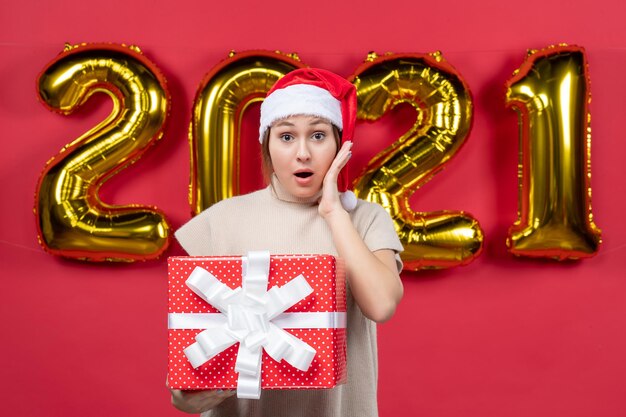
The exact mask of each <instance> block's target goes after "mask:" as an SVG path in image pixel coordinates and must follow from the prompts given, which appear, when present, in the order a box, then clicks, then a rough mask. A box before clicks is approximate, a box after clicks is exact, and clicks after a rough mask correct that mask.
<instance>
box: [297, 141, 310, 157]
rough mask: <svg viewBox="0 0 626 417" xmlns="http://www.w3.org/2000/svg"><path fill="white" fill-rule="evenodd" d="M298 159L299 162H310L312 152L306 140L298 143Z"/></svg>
mask: <svg viewBox="0 0 626 417" xmlns="http://www.w3.org/2000/svg"><path fill="white" fill-rule="evenodd" d="M296 158H297V159H298V161H308V160H309V159H311V152H310V151H309V144H308V143H307V141H306V140H305V139H300V140H299V141H298V149H297V151H296Z"/></svg>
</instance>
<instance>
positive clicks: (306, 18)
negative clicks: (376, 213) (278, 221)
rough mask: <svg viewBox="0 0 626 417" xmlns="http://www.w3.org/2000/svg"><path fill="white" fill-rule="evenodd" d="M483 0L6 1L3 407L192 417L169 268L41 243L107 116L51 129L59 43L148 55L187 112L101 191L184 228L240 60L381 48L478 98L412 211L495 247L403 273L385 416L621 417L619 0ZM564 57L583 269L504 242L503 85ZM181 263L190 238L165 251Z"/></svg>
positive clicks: (625, 248) (2, 8) (392, 124)
mask: <svg viewBox="0 0 626 417" xmlns="http://www.w3.org/2000/svg"><path fill="white" fill-rule="evenodd" d="M471 3H473V2H467V1H459V0H453V1H447V2H445V3H443V2H440V3H428V2H413V1H404V2H383V3H382V6H379V5H375V3H374V2H372V1H360V2H358V3H357V2H354V3H353V4H348V2H338V1H318V2H316V3H303V4H298V5H295V2H287V1H280V2H276V5H272V6H270V5H269V4H268V5H263V6H259V3H258V2H251V1H250V2H247V4H246V2H222V3H221V4H217V3H216V2H207V1H185V2H167V3H164V4H159V3H158V2H153V1H147V0H142V1H135V2H130V1H118V0H114V1H113V0H111V1H108V2H93V3H91V2H79V1H56V2H49V3H45V2H35V1H32V0H28V1H26V0H25V1H20V2H11V3H9V2H3V3H2V5H0V57H1V58H0V92H1V93H0V126H1V127H2V139H1V143H2V152H1V156H0V158H2V164H0V173H1V175H0V178H2V204H1V209H0V210H1V212H0V264H1V266H2V274H1V275H2V278H1V282H2V291H1V292H0V314H1V317H2V319H1V320H0V323H1V324H0V330H1V333H0V334H1V335H2V336H1V343H0V369H1V370H2V371H1V374H2V377H1V378H0V392H2V397H3V404H2V414H3V415H21V416H35V415H43V414H45V415H52V416H65V417H68V416H79V415H86V414H88V415H91V416H111V415H120V416H138V415H151V416H169V415H172V416H173V415H179V413H178V412H177V411H176V410H174V409H173V408H171V406H170V405H169V397H168V395H167V392H166V390H165V387H164V382H165V372H166V329H165V323H166V263H165V259H162V260H160V261H155V262H146V263H137V264H134V265H111V264H86V263H79V262H73V261H67V260H63V259H60V258H57V257H53V256H51V255H48V254H47V253H45V252H44V251H43V250H42V249H41V248H40V247H39V245H38V243H37V239H36V231H35V219H34V216H33V214H32V206H33V201H34V199H33V196H34V193H35V185H36V182H37V178H38V176H39V173H40V172H41V170H42V169H43V167H44V165H45V163H46V161H47V160H48V159H49V158H51V157H52V156H53V155H55V154H56V153H57V152H58V151H59V150H60V149H61V147H62V146H63V145H65V144H66V143H68V142H70V141H71V140H73V139H74V138H76V137H77V136H79V135H80V134H81V133H82V132H84V131H85V130H87V129H88V128H90V127H92V126H93V125H94V124H96V123H98V122H99V121H100V120H102V119H103V118H104V117H105V116H106V115H107V114H108V112H109V111H110V109H111V104H110V103H109V102H108V101H107V100H106V99H104V98H98V99H94V100H92V101H91V102H90V103H88V104H87V105H86V106H85V107H84V109H83V110H81V111H80V112H79V113H77V114H75V115H72V116H70V117H62V116H59V115H56V114H52V113H50V112H48V111H46V110H45V109H44V107H43V106H42V105H41V104H39V103H38V101H37V99H36V95H35V89H34V85H35V78H36V76H37V74H38V72H39V71H40V70H41V69H42V68H43V66H44V65H45V64H46V63H47V62H48V61H50V60H51V59H52V58H53V57H54V56H56V54H57V53H59V52H60V51H61V50H62V48H63V43H64V42H66V41H68V42H72V43H78V42H97V41H106V42H117V43H130V44H136V45H139V46H140V47H141V48H142V49H143V51H144V53H145V54H146V55H147V56H148V57H149V58H150V59H151V60H153V61H154V62H155V63H156V64H157V65H158V66H159V67H160V68H161V69H162V70H163V72H164V73H165V75H166V77H167V79H168V81H169V86H170V90H171V93H172V96H173V110H172V115H171V119H170V125H169V129H168V130H167V132H166V137H165V139H164V140H163V141H162V142H161V144H160V145H159V146H157V147H155V148H154V149H152V150H151V151H150V152H149V153H148V154H147V155H146V156H145V157H144V158H142V160H141V161H140V162H139V163H137V164H136V165H134V166H133V167H131V168H129V169H126V170H125V171H124V172H123V173H122V174H120V175H118V176H117V177H115V178H114V179H112V180H111V181H110V182H109V183H108V184H106V185H105V187H104V188H103V190H102V199H103V200H105V201H107V202H111V203H117V204H128V203H144V204H152V205H157V206H158V207H160V208H161V209H162V210H164V211H165V212H166V213H167V215H168V216H169V219H170V221H171V223H172V225H173V227H174V228H176V227H178V226H180V225H181V224H182V223H183V222H185V221H186V220H187V219H188V218H189V212H190V210H189V206H188V203H187V186H188V172H189V151H188V144H187V139H186V132H187V128H188V123H189V120H190V114H191V105H192V100H193V95H194V93H195V90H196V87H197V85H198V83H199V82H200V80H201V79H202V76H203V75H204V74H205V73H206V72H208V71H209V69H210V68H211V67H212V66H214V65H215V64H217V63H218V62H219V61H220V60H221V59H223V58H225V57H226V56H227V53H228V51H230V50H231V49H235V50H239V51H242V50H246V49H270V50H274V49H279V50H282V51H285V52H292V51H293V52H298V53H299V54H300V57H301V58H302V60H303V61H304V62H305V63H306V64H308V65H311V66H319V67H325V68H328V69H330V70H333V71H335V72H338V73H339V74H343V75H345V76H348V75H350V74H351V73H352V71H353V69H354V68H356V66H357V65H358V64H359V63H360V62H361V61H362V60H363V59H364V58H365V56H366V54H367V52H368V51H377V52H379V53H382V52H386V51H393V52H431V51H434V50H441V51H442V52H443V54H444V56H445V57H446V58H447V60H448V61H449V62H451V63H452V65H454V66H455V67H456V68H457V69H458V71H459V72H460V73H461V74H462V75H463V76H464V77H465V79H466V80H467V82H468V83H469V85H470V88H471V89H472V92H473V95H474V102H475V119H474V128H473V131H472V133H471V136H470V138H469V140H468V143H467V144H466V146H465V147H464V148H463V150H462V151H461V152H460V153H459V154H458V155H457V156H456V158H455V159H454V160H453V161H452V163H451V164H449V165H448V167H447V169H446V170H445V171H444V172H442V173H440V174H438V175H437V176H436V177H435V179H434V180H433V181H431V182H430V183H429V184H427V185H426V186H425V187H423V188H422V189H421V190H420V191H419V193H418V194H416V196H415V198H414V199H413V200H412V201H413V203H414V208H415V209H419V210H435V209H462V210H466V211H469V212H470V213H472V214H474V215H475V216H476V217H477V218H478V219H479V220H480V222H481V224H482V226H483V229H484V230H485V234H486V238H485V250H484V252H483V254H482V255H481V256H480V257H479V258H478V259H476V260H475V261H474V262H473V263H472V264H470V265H468V266H466V267H462V268H455V269H450V270H445V271H428V272H418V273H405V274H403V280H404V285H405V297H404V300H403V301H402V304H401V305H400V307H399V309H398V311H397V314H396V316H395V317H394V318H393V319H392V320H391V321H390V322H388V323H387V324H384V325H382V326H380V327H379V329H380V337H379V346H380V363H381V365H380V381H379V396H380V399H379V404H380V412H381V415H382V416H396V415H421V416H427V417H430V416H437V417H446V416H460V415H462V416H482V417H486V416H499V417H501V416H520V417H521V416H553V415H563V416H565V415H567V416H569V417H573V416H590V415H593V416H621V415H624V412H625V409H626V399H625V398H626V397H625V396H624V394H625V393H626V392H625V391H626V388H625V387H626V381H625V379H626V378H625V376H624V375H625V374H626V360H625V359H624V356H625V355H624V352H625V350H626V349H625V348H626V337H625V334H626V333H625V332H624V326H625V325H626V302H625V301H626V295H625V294H626V279H625V277H624V275H625V274H624V266H625V265H626V261H625V258H626V237H625V235H626V226H625V225H624V221H623V219H622V215H623V214H624V213H626V198H625V197H624V174H626V168H625V167H626V164H625V163H624V155H625V154H626V144H625V142H624V140H623V130H624V129H623V125H622V122H623V121H624V117H623V111H624V107H623V106H624V104H623V103H624V94H625V92H626V82H625V77H624V75H623V72H624V68H626V49H625V48H626V29H625V28H624V25H623V17H624V6H623V3H622V2H621V1H619V0H610V1H587V0H585V1H579V2H561V1H549V2H546V1H545V0H527V1H525V2H522V3H520V2H517V3H514V2H501V1H495V0H489V1H483V2H481V3H480V5H471ZM546 3H547V4H546ZM376 4H377V3H376ZM559 42H568V43H571V44H579V45H582V46H584V47H586V49H587V54H588V59H589V64H590V71H591V80H592V84H591V88H592V93H593V102H592V104H591V111H592V116H593V122H592V128H593V133H592V134H593V139H592V140H593V153H592V170H593V171H592V175H593V176H592V188H593V209H594V215H595V219H596V221H597V224H598V226H599V227H600V228H602V230H603V241H604V243H603V245H602V246H601V249H600V252H599V253H598V255H597V256H595V257H594V258H592V259H588V260H585V261H582V262H564V263H557V262H552V261H536V260H535V261H533V260H522V259H515V258H513V257H512V256H510V255H508V254H507V252H506V249H505V244H504V239H505V236H506V231H507V228H508V227H509V226H510V225H511V224H512V222H513V221H514V220H515V217H516V209H517V179H516V171H517V152H518V150H517V142H518V139H517V116H516V115H515V113H514V112H513V111H512V110H507V109H506V108H505V107H504V82H505V81H506V80H507V79H508V78H509V77H510V75H511V73H512V71H513V70H515V69H516V68H517V67H519V66H520V64H521V63H522V61H523V58H524V56H525V53H526V49H528V48H542V47H545V46H547V45H550V44H554V43H559ZM252 120H253V119H252ZM410 124H411V114H410V112H407V111H406V110H398V111H395V112H393V113H392V114H391V115H389V116H388V117H387V118H386V119H385V120H383V121H382V122H379V123H376V124H374V125H360V126H359V127H358V129H357V138H358V139H357V140H358V143H359V144H358V145H357V147H356V149H355V152H356V155H355V156H356V157H355V159H354V160H355V162H356V165H359V164H361V166H362V165H363V164H364V163H365V162H366V161H367V159H368V158H369V157H370V156H372V155H373V154H375V153H376V152H377V151H378V150H380V149H382V148H383V146H384V144H386V143H389V142H390V141H393V139H394V138H395V137H397V136H398V135H399V134H400V133H401V132H402V131H403V129H404V128H405V127H406V126H408V125H410ZM254 139H255V137H254V134H253V133H251V134H250V135H249V140H250V145H248V146H258V145H256V141H255V140H254ZM355 168H356V170H358V167H355ZM251 178H252V177H251ZM181 253H182V250H181V249H180V247H179V246H178V245H176V244H174V245H173V246H172V248H171V249H170V250H169V251H168V254H167V255H178V254H181Z"/></svg>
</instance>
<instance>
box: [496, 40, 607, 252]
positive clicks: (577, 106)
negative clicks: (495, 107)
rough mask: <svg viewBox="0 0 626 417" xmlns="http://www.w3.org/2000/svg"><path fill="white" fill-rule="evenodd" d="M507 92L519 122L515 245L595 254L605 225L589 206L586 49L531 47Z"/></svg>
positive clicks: (526, 249) (512, 232) (528, 249)
mask: <svg viewBox="0 0 626 417" xmlns="http://www.w3.org/2000/svg"><path fill="white" fill-rule="evenodd" d="M506 100H507V104H508V105H509V106H512V107H513V108H515V110H517V112H518V114H519V124H520V161H519V164H520V171H519V175H520V177H519V208H518V220H517V221H516V223H515V224H514V225H513V227H511V229H510V231H509V236H508V239H507V246H509V250H510V252H512V253H513V254H515V255H521V256H532V257H544V258H555V259H576V258H585V257H589V256H593V255H594V254H595V253H596V252H597V250H598V246H599V244H600V230H599V229H598V228H597V227H596V225H595V224H594V222H593V216H592V213H591V187H590V184H589V182H590V179H591V165H590V147H591V129H590V126H589V124H590V115H589V109H588V106H589V102H590V101H591V94H590V92H589V74H588V68H587V62H586V58H585V51H584V49H583V48H580V47H576V46H566V45H560V46H556V47H551V48H547V49H543V50H540V51H530V52H529V55H528V57H527V60H526V62H524V64H523V65H522V66H521V68H520V69H519V70H518V71H517V72H516V73H515V74H514V76H513V77H512V78H511V79H510V80H509V81H508V82H507V98H506Z"/></svg>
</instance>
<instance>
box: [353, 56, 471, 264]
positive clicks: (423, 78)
mask: <svg viewBox="0 0 626 417" xmlns="http://www.w3.org/2000/svg"><path fill="white" fill-rule="evenodd" d="M353 82H354V84H355V86H356V88H357V97H358V104H359V109H358V114H357V117H358V118H359V119H361V120H368V121H375V120H377V119H379V118H380V117H382V116H383V115H384V114H385V113H386V112H388V111H389V110H390V109H392V108H393V107H394V106H396V105H398V104H400V103H408V104H410V105H411V106H413V107H414V108H415V110H416V112H417V120H416V122H415V125H414V126H413V127H412V128H411V129H410V130H409V131H408V132H407V133H405V134H404V135H403V136H402V137H400V138H399V139H398V140H397V141H396V142H395V143H394V144H393V145H391V146H390V147H388V148H387V149H385V150H383V151H382V152H380V153H379V154H378V155H377V156H376V157H374V158H373V159H372V160H371V161H370V162H369V164H368V166H367V167H366V170H365V172H364V174H363V175H362V176H360V177H359V178H357V179H356V180H355V186H354V189H355V192H356V194H357V196H358V197H360V198H363V199H366V200H369V201H373V202H376V203H378V204H381V205H382V206H383V207H384V208H385V209H386V210H387V211H388V212H389V214H390V215H391V217H392V219H393V221H394V224H395V227H396V231H397V233H398V236H399V237H400V240H401V241H402V244H403V245H404V248H405V251H404V252H403V254H402V260H403V261H404V268H405V270H417V269H422V268H449V267H453V266H457V265H462V264H467V263H469V262H471V261H472V260H473V259H474V258H475V257H476V256H478V254H479V253H480V251H481V248H482V241H483V232H482V230H481V228H480V225H479V223H478V221H477V220H476V219H474V218H473V217H472V216H471V215H469V214H466V213H463V212H451V211H439V212H431V213H417V212H414V211H412V210H411V207H410V205H409V201H408V200H409V197H410V196H411V195H412V194H413V193H414V192H415V191H416V190H417V189H418V188H419V187H420V186H422V185H423V184H424V183H426V182H427V181H429V180H430V179H431V178H432V177H433V175H435V174H436V173H437V172H438V171H439V170H441V169H442V168H443V167H444V165H445V164H446V163H447V162H448V160H449V159H450V158H451V157H452V156H453V155H454V154H455V153H456V152H457V151H458V150H459V148H460V146H461V145H462V144H463V142H464V141H465V138H466V137H467V135H468V134H469V131H470V128H471V124H472V99H471V96H470V92H469V88H468V87H467V85H466V84H465V82H464V80H463V79H462V78H461V76H460V75H459V74H458V73H457V72H456V71H455V70H454V68H452V66H450V65H449V64H447V63H446V62H445V61H444V59H443V57H442V56H441V54H440V53H435V54H431V55H423V54H407V55H386V56H383V57H378V56H376V55H375V54H370V56H369V57H368V60H367V61H366V62H365V63H364V64H363V65H362V66H361V67H359V68H358V69H357V71H356V73H355V75H354V80H353Z"/></svg>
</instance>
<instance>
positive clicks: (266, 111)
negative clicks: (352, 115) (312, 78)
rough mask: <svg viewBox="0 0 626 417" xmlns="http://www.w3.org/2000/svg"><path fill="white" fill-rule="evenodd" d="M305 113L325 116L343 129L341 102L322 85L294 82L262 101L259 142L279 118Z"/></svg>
mask: <svg viewBox="0 0 626 417" xmlns="http://www.w3.org/2000/svg"><path fill="white" fill-rule="evenodd" d="M298 114H305V115H310V116H318V117H321V118H324V119H326V120H328V121H329V122H331V123H332V124H334V125H335V126H337V127H338V128H339V130H342V129H343V118H342V115H341V102H340V101H339V100H337V99H336V98H335V97H333V96H332V94H330V92H328V90H325V89H323V88H321V87H317V86H314V85H309V84H294V85H290V86H288V87H285V88H281V89H279V90H275V91H274V92H272V94H270V95H269V96H267V97H266V98H265V100H264V101H263V103H261V127H260V128H259V142H263V136H264V135H265V131H266V130H267V129H268V128H269V127H270V126H271V125H272V123H274V122H275V121H277V120H280V119H284V118H285V117H289V116H295V115H298Z"/></svg>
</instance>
